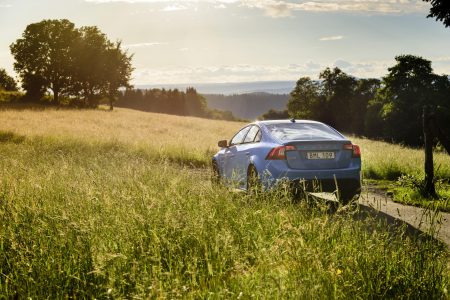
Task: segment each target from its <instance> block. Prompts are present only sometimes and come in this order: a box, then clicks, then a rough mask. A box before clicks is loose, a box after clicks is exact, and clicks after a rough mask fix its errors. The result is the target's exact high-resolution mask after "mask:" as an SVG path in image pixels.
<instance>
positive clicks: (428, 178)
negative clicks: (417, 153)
mask: <svg viewBox="0 0 450 300" xmlns="http://www.w3.org/2000/svg"><path fill="white" fill-rule="evenodd" d="M422 118H423V141H424V143H425V194H426V195H427V197H433V198H437V194H436V189H435V187H434V180H433V179H434V168H433V132H432V129H431V126H430V111H429V108H428V106H426V105H425V106H424V107H423V115H422Z"/></svg>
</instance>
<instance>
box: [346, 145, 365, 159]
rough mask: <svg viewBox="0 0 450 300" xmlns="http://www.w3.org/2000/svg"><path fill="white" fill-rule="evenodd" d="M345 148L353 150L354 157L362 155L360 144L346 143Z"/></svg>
mask: <svg viewBox="0 0 450 300" xmlns="http://www.w3.org/2000/svg"><path fill="white" fill-rule="evenodd" d="M344 149H345V150H352V157H361V148H359V146H358V145H353V144H345V145H344Z"/></svg>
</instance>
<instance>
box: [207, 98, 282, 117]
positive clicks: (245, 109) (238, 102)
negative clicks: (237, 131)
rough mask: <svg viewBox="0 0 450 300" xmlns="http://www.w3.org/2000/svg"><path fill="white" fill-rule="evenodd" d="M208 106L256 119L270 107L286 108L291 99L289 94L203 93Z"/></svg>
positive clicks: (276, 108)
mask: <svg viewBox="0 0 450 300" xmlns="http://www.w3.org/2000/svg"><path fill="white" fill-rule="evenodd" d="M203 96H204V97H205V98H206V101H207V103H208V107H210V108H215V109H220V110H228V111H231V112H232V113H233V115H234V116H236V117H238V118H241V119H246V120H254V119H256V117H258V116H260V115H262V114H264V113H266V112H267V111H269V110H270V109H275V110H284V109H286V105H287V102H288V100H289V95H288V94H269V93H247V94H234V95H228V96H226V95H217V94H203Z"/></svg>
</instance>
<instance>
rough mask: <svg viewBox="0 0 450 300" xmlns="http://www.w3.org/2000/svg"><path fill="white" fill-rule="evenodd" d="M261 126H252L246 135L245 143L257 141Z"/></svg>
mask: <svg viewBox="0 0 450 300" xmlns="http://www.w3.org/2000/svg"><path fill="white" fill-rule="evenodd" d="M258 130H259V127H258V126H252V128H250V130H249V131H248V133H247V135H246V136H245V139H244V143H253V141H255V137H256V134H257V133H258Z"/></svg>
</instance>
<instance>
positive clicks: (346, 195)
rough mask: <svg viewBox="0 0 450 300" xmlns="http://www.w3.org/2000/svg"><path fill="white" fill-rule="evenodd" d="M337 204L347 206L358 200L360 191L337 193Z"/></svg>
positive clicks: (352, 190) (347, 190)
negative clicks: (338, 197)
mask: <svg viewBox="0 0 450 300" xmlns="http://www.w3.org/2000/svg"><path fill="white" fill-rule="evenodd" d="M339 196H340V199H339V202H341V203H342V204H343V205H347V204H349V203H350V202H352V201H356V200H358V199H359V196H360V191H358V190H354V189H342V190H340V191H339Z"/></svg>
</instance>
